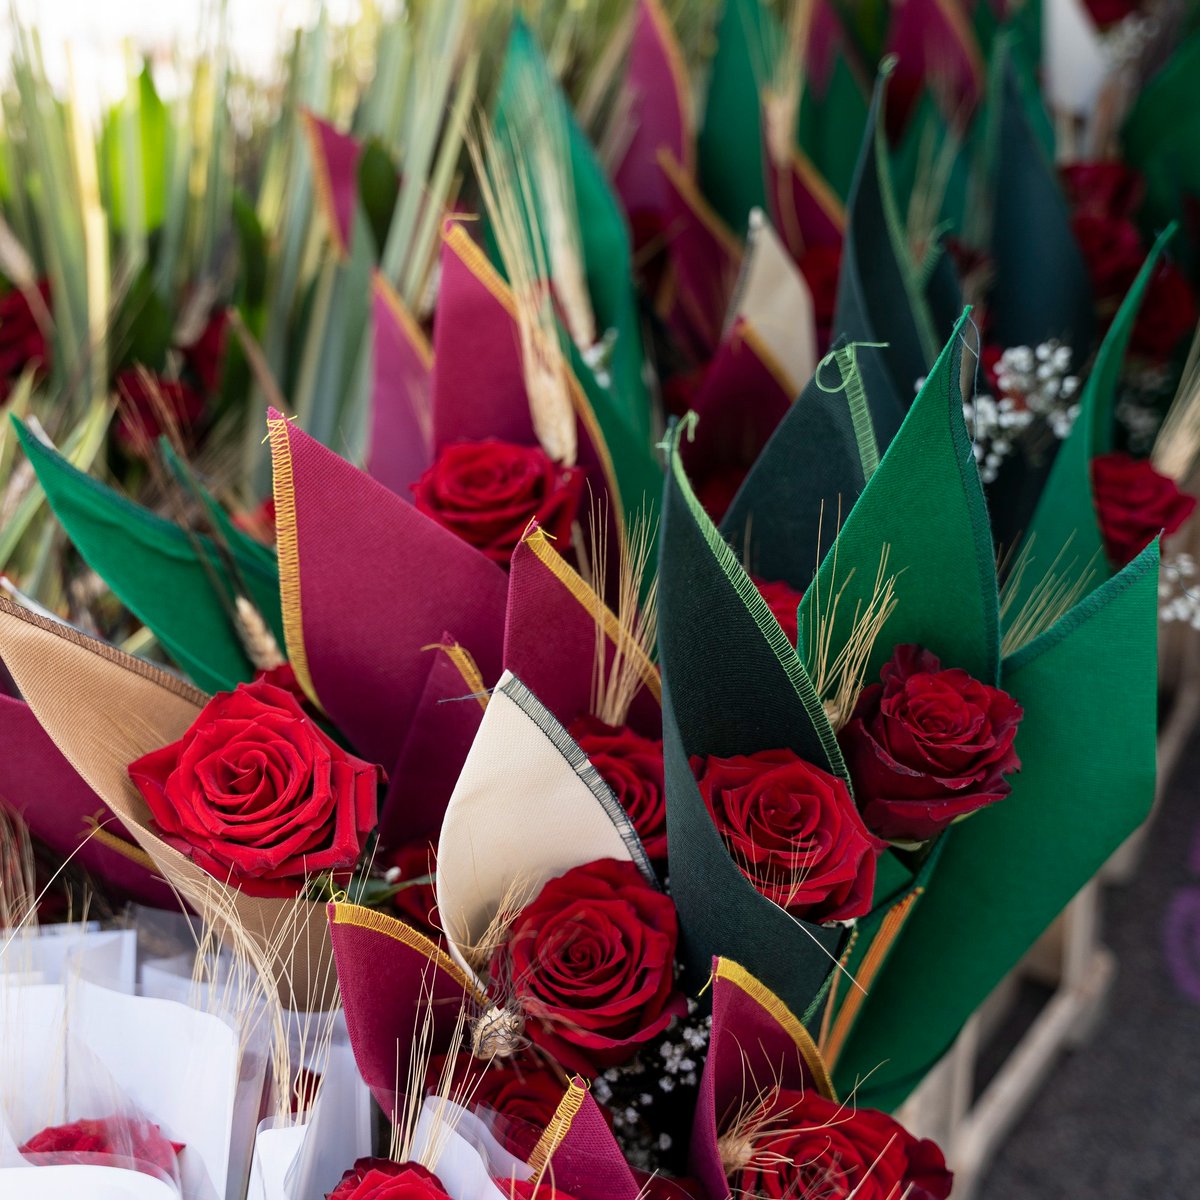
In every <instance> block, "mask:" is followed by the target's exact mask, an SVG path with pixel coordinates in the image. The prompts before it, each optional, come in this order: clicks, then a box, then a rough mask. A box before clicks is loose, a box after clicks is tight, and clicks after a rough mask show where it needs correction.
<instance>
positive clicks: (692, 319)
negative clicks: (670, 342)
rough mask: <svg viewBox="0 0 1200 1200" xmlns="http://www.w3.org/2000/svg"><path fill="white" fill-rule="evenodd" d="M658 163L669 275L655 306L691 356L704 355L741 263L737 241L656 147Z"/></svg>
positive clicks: (716, 338)
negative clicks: (663, 191) (663, 193)
mask: <svg viewBox="0 0 1200 1200" xmlns="http://www.w3.org/2000/svg"><path fill="white" fill-rule="evenodd" d="M659 165H660V166H661V167H662V171H663V179H664V181H665V183H666V194H665V200H664V204H665V221H666V225H665V228H664V232H663V237H664V239H665V241H666V247H667V253H668V255H669V256H670V261H671V268H672V274H671V276H669V277H668V280H667V282H666V284H665V285H664V290H663V292H662V293H661V294H660V296H659V300H658V307H659V310H660V313H661V315H662V316H663V319H664V320H666V321H667V322H668V323H669V324H670V325H671V327H672V329H673V330H674V331H675V332H676V333H677V335H679V336H680V337H681V338H682V339H684V340H685V341H686V344H688V345H689V346H691V348H692V350H693V352H694V353H695V354H696V356H697V357H698V358H700V359H706V358H707V357H708V356H709V355H710V354H712V352H713V351H714V350H716V348H717V345H718V343H719V342H720V340H721V330H722V328H723V326H724V322H725V314H726V312H727V310H728V308H729V301H730V298H731V297H732V295H733V290H734V285H735V284H736V283H737V278H738V271H739V270H740V268H741V265H742V246H741V242H740V241H739V240H738V238H737V237H735V236H734V234H733V232H732V231H731V230H730V229H729V227H728V226H727V225H726V224H725V222H724V221H722V220H721V218H720V217H719V216H717V214H716V213H715V212H714V211H713V210H712V208H710V207H709V205H708V204H707V203H706V201H705V200H704V197H703V196H702V195H701V194H700V190H699V188H698V186H697V184H696V181H695V179H694V178H693V177H692V175H691V174H690V173H689V172H688V171H686V170H685V169H684V168H683V166H682V165H681V164H680V163H679V160H678V159H677V158H675V157H674V155H672V154H671V153H670V151H668V150H661V151H660V152H659Z"/></svg>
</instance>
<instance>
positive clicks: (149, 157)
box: [100, 64, 170, 233]
mask: <svg viewBox="0 0 1200 1200" xmlns="http://www.w3.org/2000/svg"><path fill="white" fill-rule="evenodd" d="M129 133H132V136H133V138H134V142H133V143H132V144H131V143H130V140H129V136H128V134H129ZM169 139H170V118H169V114H168V113H167V109H166V107H165V105H164V104H163V102H162V100H161V99H160V97H159V95H158V91H157V89H156V88H155V86H154V79H153V76H152V75H151V74H150V67H149V64H146V65H145V66H143V68H142V70H141V72H140V73H139V74H138V75H137V76H136V78H134V79H133V80H131V87H130V91H129V94H128V95H127V96H126V97H125V98H124V99H123V100H122V101H120V103H118V104H116V105H114V106H113V107H112V108H111V109H109V111H108V112H107V113H106V114H105V117H104V122H103V127H102V132H101V137H100V156H101V163H102V164H103V170H104V173H105V182H106V184H107V191H108V207H109V219H110V221H111V224H112V228H113V231H114V232H117V233H124V232H127V231H128V229H129V227H130V225H131V223H132V222H134V221H135V220H136V224H137V225H138V226H139V227H141V228H143V229H145V230H147V231H149V230H154V229H158V228H159V226H161V225H162V223H163V220H164V218H165V216H166V199H167V195H168V191H169V180H168V177H167V174H168V163H169V154H168V151H169V145H170V142H169ZM131 180H132V181H134V185H135V186H137V187H138V192H137V195H136V197H135V202H134V204H133V205H132V206H131V204H130V195H129V189H130V181H131Z"/></svg>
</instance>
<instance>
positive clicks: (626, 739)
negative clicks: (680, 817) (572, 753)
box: [571, 717, 667, 863]
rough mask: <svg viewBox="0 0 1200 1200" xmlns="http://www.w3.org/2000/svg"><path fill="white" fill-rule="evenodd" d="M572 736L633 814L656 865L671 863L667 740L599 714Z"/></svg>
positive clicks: (573, 728)
mask: <svg viewBox="0 0 1200 1200" xmlns="http://www.w3.org/2000/svg"><path fill="white" fill-rule="evenodd" d="M571 736H572V737H573V738H574V739H575V741H576V742H577V743H578V745H579V748H580V749H581V750H582V751H583V752H584V754H586V755H587V756H588V758H589V759H590V760H591V763H592V766H593V767H595V768H596V770H597V771H599V772H600V777H601V778H602V779H603V780H604V782H605V783H607V784H608V786H609V787H610V788H612V790H613V792H614V793H615V795H616V797H617V799H618V800H619V801H620V802H621V807H622V808H623V809H624V810H625V811H626V813H628V814H629V819H630V820H631V821H632V822H633V827H634V829H635V830H637V835H638V837H640V838H641V839H642V845H643V846H645V848H646V854H647V855H648V856H649V857H650V858H651V859H652V860H653V861H654V862H656V863H665V862H666V860H667V801H666V792H665V789H664V787H663V746H662V741H661V740H659V739H657V738H648V737H642V735H641V734H640V733H635V732H634V731H633V730H632V729H630V728H629V727H628V726H622V727H621V728H620V729H615V728H614V727H613V726H611V725H605V724H604V722H603V721H598V720H597V719H596V718H595V717H584V718H583V719H582V720H579V721H576V722H575V724H574V725H572V726H571Z"/></svg>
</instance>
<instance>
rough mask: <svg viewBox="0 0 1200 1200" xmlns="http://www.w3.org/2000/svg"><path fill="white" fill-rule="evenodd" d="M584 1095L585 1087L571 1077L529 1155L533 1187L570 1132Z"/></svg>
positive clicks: (585, 1093) (538, 1181)
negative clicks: (547, 1123)
mask: <svg viewBox="0 0 1200 1200" xmlns="http://www.w3.org/2000/svg"><path fill="white" fill-rule="evenodd" d="M586 1095H587V1088H586V1087H584V1086H583V1084H581V1083H580V1082H579V1081H578V1080H576V1079H572V1080H571V1082H570V1084H569V1085H568V1086H567V1092H566V1095H565V1096H563V1098H562V1099H561V1100H560V1101H559V1102H558V1107H557V1108H556V1109H555V1110H554V1116H553V1117H551V1118H550V1124H549V1125H547V1126H546V1128H545V1129H544V1130H542V1136H541V1137H540V1138H538V1141H537V1145H536V1146H534V1148H533V1153H532V1154H531V1155H530V1156H529V1165H530V1166H531V1167H532V1168H533V1183H534V1186H535V1187H536V1186H537V1184H539V1183H540V1182H541V1179H542V1175H543V1174H544V1173H545V1171H546V1167H547V1166H549V1164H550V1159H551V1158H552V1157H553V1155H554V1151H555V1150H557V1149H558V1148H559V1146H561V1145H562V1142H563V1138H565V1137H566V1136H567V1134H568V1133H570V1131H571V1125H572V1123H573V1122H574V1120H575V1118H576V1117H577V1116H578V1115H579V1110H580V1109H581V1108H582V1107H583V1100H584V1097H585V1096H586Z"/></svg>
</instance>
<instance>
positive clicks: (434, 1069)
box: [425, 1051, 567, 1149]
mask: <svg viewBox="0 0 1200 1200" xmlns="http://www.w3.org/2000/svg"><path fill="white" fill-rule="evenodd" d="M444 1063H445V1059H444V1058H443V1057H435V1058H433V1059H432V1060H431V1061H430V1064H429V1070H428V1071H427V1072H426V1076H425V1080H426V1088H427V1090H430V1091H433V1090H436V1089H437V1087H438V1084H439V1082H440V1080H441V1078H442V1073H443V1071H444ZM566 1090H567V1085H566V1084H565V1083H564V1082H563V1081H562V1080H561V1079H559V1077H558V1076H557V1075H556V1074H555V1073H554V1071H553V1070H552V1069H551V1068H550V1067H549V1066H548V1065H547V1064H546V1063H544V1062H543V1061H541V1060H540V1058H539V1057H538V1056H537V1053H536V1051H534V1052H532V1053H531V1052H526V1053H522V1054H519V1055H517V1056H515V1057H513V1058H505V1059H500V1058H493V1059H487V1060H480V1059H477V1058H473V1057H471V1056H470V1055H468V1054H461V1055H459V1057H458V1059H457V1061H456V1062H455V1066H454V1076H453V1090H452V1092H451V1095H463V1096H467V1097H469V1103H470V1106H471V1107H472V1108H477V1109H487V1110H488V1111H490V1112H494V1113H498V1114H499V1115H500V1116H502V1117H505V1118H507V1119H508V1120H510V1121H521V1122H523V1123H524V1124H526V1125H529V1126H532V1127H534V1129H535V1130H536V1133H537V1135H540V1134H541V1132H542V1130H543V1129H545V1127H546V1126H547V1125H549V1124H550V1121H551V1119H552V1118H553V1116H554V1114H555V1112H557V1111H558V1106H559V1104H560V1103H561V1102H562V1098H563V1096H564V1094H565V1093H566ZM536 1140H537V1137H536V1136H535V1138H534V1141H536ZM528 1148H529V1149H532V1148H533V1147H532V1145H531V1146H529V1147H528Z"/></svg>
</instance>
